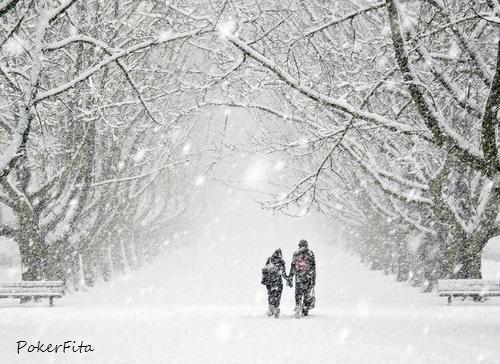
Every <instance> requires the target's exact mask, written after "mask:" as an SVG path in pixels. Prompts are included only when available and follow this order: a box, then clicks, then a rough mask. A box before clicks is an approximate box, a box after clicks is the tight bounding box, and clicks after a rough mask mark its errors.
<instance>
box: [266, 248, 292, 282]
mask: <svg viewBox="0 0 500 364" xmlns="http://www.w3.org/2000/svg"><path fill="white" fill-rule="evenodd" d="M282 277H283V278H285V279H287V278H288V277H287V275H286V269H285V261H284V260H283V256H282V254H281V249H278V250H276V251H275V252H274V253H273V255H271V256H270V257H269V258H267V261H266V265H265V267H264V268H263V269H262V284H264V285H266V286H268V287H276V286H283V281H282Z"/></svg>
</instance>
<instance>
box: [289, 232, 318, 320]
mask: <svg viewBox="0 0 500 364" xmlns="http://www.w3.org/2000/svg"><path fill="white" fill-rule="evenodd" d="M294 276H295V317H297V318H299V317H301V316H307V315H308V313H309V310H310V309H312V308H313V307H314V305H315V297H314V286H315V285H316V259H315V258H314V253H313V252H312V251H311V250H310V249H309V248H308V244H307V241H306V240H304V239H302V240H301V241H300V242H299V249H298V250H297V251H296V252H295V253H293V260H292V265H291V267H290V274H288V279H287V283H288V285H289V286H290V287H292V286H293V283H292V280H293V277H294Z"/></svg>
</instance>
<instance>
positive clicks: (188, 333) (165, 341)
mask: <svg viewBox="0 0 500 364" xmlns="http://www.w3.org/2000/svg"><path fill="white" fill-rule="evenodd" d="M250 238H251V237H250V236H239V237H233V238H226V237H222V238H221V239H217V240H211V239H207V241H206V242H199V243H197V244H193V245H189V246H185V247H181V248H179V249H177V250H173V251H171V252H170V253H169V254H168V255H167V256H165V257H164V258H162V259H160V260H158V261H156V262H155V263H153V264H152V265H149V266H147V267H145V268H144V269H142V270H140V271H139V272H134V273H133V275H132V274H131V275H127V276H122V277H117V278H116V280H115V281H114V282H113V283H111V284H101V285H100V286H99V287H97V288H95V289H92V290H90V291H89V292H87V293H82V294H75V295H72V296H68V297H65V298H63V299H60V300H57V301H56V305H55V307H52V308H50V307H48V306H47V305H46V303H43V304H42V305H38V306H34V305H31V306H22V307H21V306H20V305H19V304H18V303H17V302H16V301H8V300H1V301H0V320H1V321H0V327H1V329H2V334H1V336H0V358H1V360H0V362H1V363H426V364H430V363H478V362H481V363H500V345H499V339H500V300H495V299H492V300H490V301H488V302H486V303H474V302H471V301H467V302H457V303H454V304H453V305H451V306H447V305H446V299H444V298H442V299H440V298H438V297H436V295H435V294H421V293H419V292H418V290H417V289H415V288H411V287H408V286H407V285H406V284H403V283H396V282H395V281H394V278H393V277H391V276H384V275H383V274H381V273H380V272H372V271H369V270H367V269H366V268H365V267H363V266H362V265H360V264H359V263H358V260H357V259H356V258H355V257H351V256H349V255H347V254H346V253H344V252H342V251H340V250H339V249H338V248H336V247H334V246H332V245H326V244H324V245H323V244H320V243H318V242H313V241H311V245H312V246H311V248H312V249H313V250H314V251H315V254H316V257H317V261H318V286H317V289H316V294H317V308H316V309H315V310H313V311H312V312H311V316H310V317H308V318H305V319H300V320H297V319H293V318H292V310H293V290H291V289H288V288H287V289H285V291H284V297H283V302H282V317H281V318H280V319H279V320H276V319H274V318H267V317H266V316H265V315H264V312H265V309H266V296H265V289H264V288H263V287H262V286H261V285H260V284H259V281H260V268H261V266H262V265H263V263H264V261H265V258H266V255H268V254H270V253H271V252H272V250H273V248H274V246H272V247H270V246H269V243H266V242H264V241H261V240H259V239H257V240H255V241H251V240H250ZM281 247H282V248H283V251H284V254H285V257H288V259H286V262H287V264H289V261H290V256H291V254H292V252H293V249H294V248H295V243H290V244H289V246H281ZM18 340H26V341H29V342H35V343H36V341H38V340H41V341H42V342H43V343H62V342H64V341H66V340H75V341H77V343H80V341H82V340H83V341H84V342H85V343H86V344H91V345H92V347H93V348H94V350H95V351H94V352H92V353H87V354H78V353H77V354H74V353H73V354H51V353H50V354H49V353H22V354H21V355H17V352H16V348H17V344H16V342H17V341H18Z"/></svg>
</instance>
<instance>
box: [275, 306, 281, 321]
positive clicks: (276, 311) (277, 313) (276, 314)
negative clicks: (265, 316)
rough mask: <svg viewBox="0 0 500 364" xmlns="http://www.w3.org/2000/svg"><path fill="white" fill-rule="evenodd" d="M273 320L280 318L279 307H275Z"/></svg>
mask: <svg viewBox="0 0 500 364" xmlns="http://www.w3.org/2000/svg"><path fill="white" fill-rule="evenodd" d="M274 318H280V308H279V307H277V308H276V309H275V310H274Z"/></svg>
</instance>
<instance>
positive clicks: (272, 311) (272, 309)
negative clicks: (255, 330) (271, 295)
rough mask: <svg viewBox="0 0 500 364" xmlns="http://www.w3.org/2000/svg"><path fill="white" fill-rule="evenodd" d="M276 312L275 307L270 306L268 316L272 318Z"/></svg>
mask: <svg viewBox="0 0 500 364" xmlns="http://www.w3.org/2000/svg"><path fill="white" fill-rule="evenodd" d="M274 310H275V309H274V306H273V305H269V308H268V309H267V316H269V317H271V316H272V315H274Z"/></svg>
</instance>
